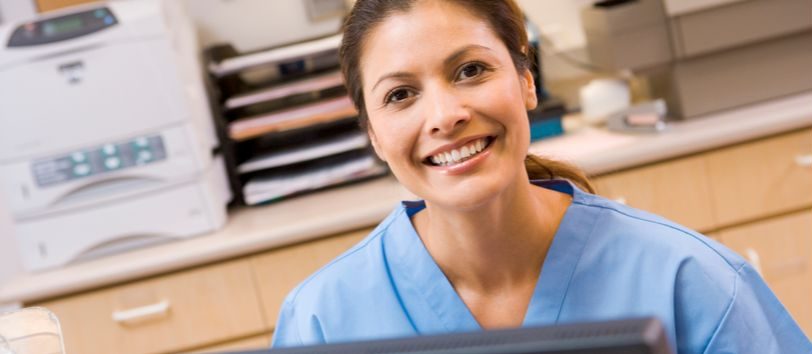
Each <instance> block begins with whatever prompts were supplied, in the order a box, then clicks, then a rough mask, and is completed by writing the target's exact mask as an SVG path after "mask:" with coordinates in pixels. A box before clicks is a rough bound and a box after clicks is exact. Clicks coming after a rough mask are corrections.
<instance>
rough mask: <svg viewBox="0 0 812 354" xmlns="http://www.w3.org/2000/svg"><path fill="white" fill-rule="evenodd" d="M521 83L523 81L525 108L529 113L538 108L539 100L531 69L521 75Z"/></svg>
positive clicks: (525, 70)
mask: <svg viewBox="0 0 812 354" xmlns="http://www.w3.org/2000/svg"><path fill="white" fill-rule="evenodd" d="M520 81H522V83H521V84H522V91H523V92H522V94H523V95H524V105H525V108H527V110H528V111H529V110H532V109H534V108H536V106H538V104H539V100H538V97H537V96H536V83H535V81H533V73H532V72H530V69H524V71H523V72H522V74H521V75H520Z"/></svg>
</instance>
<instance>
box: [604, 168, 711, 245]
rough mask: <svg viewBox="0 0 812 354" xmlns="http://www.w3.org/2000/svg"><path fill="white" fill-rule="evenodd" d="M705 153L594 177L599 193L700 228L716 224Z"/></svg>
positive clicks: (708, 227) (703, 228) (705, 228)
mask: <svg viewBox="0 0 812 354" xmlns="http://www.w3.org/2000/svg"><path fill="white" fill-rule="evenodd" d="M705 166H706V165H705V160H704V158H703V157H701V156H700V157H689V158H682V159H678V160H674V161H668V162H662V163H657V164H654V165H650V166H645V167H640V168H636V169H632V170H627V171H623V172H618V173H613V174H609V175H606V176H601V177H597V178H595V179H594V184H595V188H596V189H597V192H598V194H600V195H603V196H605V197H607V198H610V199H614V200H616V201H619V202H621V203H624V204H627V205H629V206H632V207H635V208H638V209H643V210H646V211H650V212H652V213H655V214H658V215H662V216H664V217H666V218H669V219H671V220H674V221H675V222H677V223H680V224H683V225H685V226H688V227H690V228H693V229H696V230H703V231H704V230H709V229H712V228H713V227H715V225H716V221H715V217H714V215H713V203H712V201H711V198H710V186H709V185H708V178H707V170H706V167H705Z"/></svg>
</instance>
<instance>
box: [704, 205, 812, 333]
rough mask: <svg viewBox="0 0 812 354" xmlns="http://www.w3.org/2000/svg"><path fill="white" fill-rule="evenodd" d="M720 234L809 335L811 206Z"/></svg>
mask: <svg viewBox="0 0 812 354" xmlns="http://www.w3.org/2000/svg"><path fill="white" fill-rule="evenodd" d="M719 234H720V238H721V240H722V243H724V244H725V245H726V246H728V247H730V248H731V249H733V250H734V251H736V252H738V253H739V254H741V255H742V256H743V257H744V258H745V259H747V260H748V261H750V263H751V264H752V265H753V266H754V267H755V268H756V269H757V270H759V271H760V273H761V275H762V276H763V277H764V279H765V280H766V281H767V284H769V286H770V288H771V289H772V290H773V291H774V292H775V294H776V295H777V296H778V298H779V299H780V300H781V302H782V303H783V304H784V306H785V307H786V308H787V310H789V312H790V313H791V314H792V317H793V318H795V320H796V321H797V322H798V324H799V325H801V328H803V329H804V331H805V332H806V334H807V336H809V335H812V210H805V211H803V212H798V213H794V214H789V215H785V216H781V217H777V218H774V219H768V220H764V221H760V222H757V223H753V224H749V225H744V226H740V227H735V228H731V229H726V230H723V231H721V232H720V233H719Z"/></svg>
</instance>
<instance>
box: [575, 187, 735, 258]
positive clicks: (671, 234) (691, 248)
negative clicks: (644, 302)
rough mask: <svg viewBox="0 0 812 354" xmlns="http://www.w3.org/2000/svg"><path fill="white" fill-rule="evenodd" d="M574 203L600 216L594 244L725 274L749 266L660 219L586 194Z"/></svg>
mask: <svg viewBox="0 0 812 354" xmlns="http://www.w3.org/2000/svg"><path fill="white" fill-rule="evenodd" d="M574 203H578V204H579V205H580V207H582V208H586V209H590V210H591V211H592V212H593V213H595V215H598V217H596V220H595V225H594V226H593V227H594V229H595V233H597V235H593V237H591V241H593V242H598V243H612V244H616V245H618V246H621V247H623V248H626V249H628V250H631V249H640V250H641V251H646V252H647V253H651V254H656V255H658V256H660V257H665V256H668V257H667V258H661V259H662V260H666V259H673V260H681V261H684V260H685V259H691V260H693V261H697V262H700V263H701V264H704V265H706V266H708V267H713V269H715V270H719V271H723V272H724V273H728V272H737V271H738V270H740V269H741V267H743V266H745V265H746V261H745V260H744V259H743V258H742V257H740V256H739V255H738V254H736V253H735V252H733V251H731V250H730V249H728V248H727V247H725V246H724V245H722V244H720V243H719V242H717V241H716V240H714V239H712V238H710V237H708V236H705V235H703V234H701V233H699V232H697V231H695V230H693V229H691V228H689V227H686V226H684V225H681V224H679V223H676V222H674V221H672V220H669V219H667V218H665V217H662V216H660V215H656V214H653V213H650V212H647V211H644V210H640V209H636V208H633V207H630V206H627V205H625V204H622V203H619V202H617V201H614V200H610V199H607V198H604V197H601V196H598V195H593V194H586V193H584V194H583V195H582V196H581V198H575V200H574Z"/></svg>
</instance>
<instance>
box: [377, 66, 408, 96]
mask: <svg viewBox="0 0 812 354" xmlns="http://www.w3.org/2000/svg"><path fill="white" fill-rule="evenodd" d="M413 76H414V75H413V74H410V73H407V72H405V71H395V72H393V73H389V74H386V75H384V76H381V77H380V78H379V79H378V81H377V82H376V83H375V85H372V90H371V91H375V88H376V87H378V85H379V84H380V83H381V82H383V81H384V80H386V79H402V78H408V77H413Z"/></svg>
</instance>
